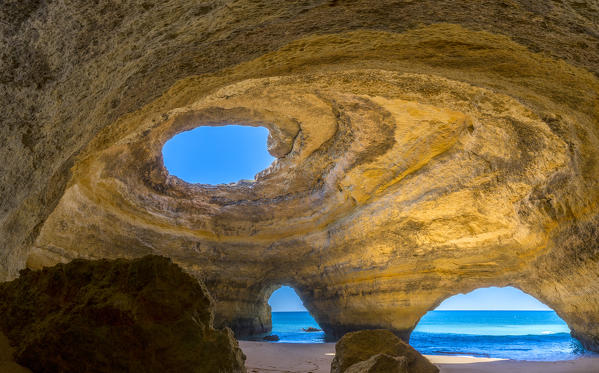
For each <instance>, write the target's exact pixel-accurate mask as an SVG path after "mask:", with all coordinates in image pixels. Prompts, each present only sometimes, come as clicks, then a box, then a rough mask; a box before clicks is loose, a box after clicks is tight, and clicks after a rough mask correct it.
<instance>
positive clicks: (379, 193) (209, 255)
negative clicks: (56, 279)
mask: <svg viewBox="0 0 599 373" xmlns="http://www.w3.org/2000/svg"><path fill="white" fill-rule="evenodd" d="M598 8H599V7H598V6H597V4H596V2H594V1H590V0H588V1H578V0H576V1H574V0H564V1H559V2H558V1H546V2H539V1H532V0H509V1H508V0H506V1H486V2H482V1H471V0H418V1H407V0H393V1H392V0H388V1H387V0H384V1H376V2H373V1H366V0H363V1H362V0H352V1H350V0H339V1H329V0H327V1H324V0H313V1H304V2H290V1H268V2H259V1H258V2H256V1H247V0H240V1H205V2H201V3H198V2H197V1H181V0H176V1H175V0H172V1H160V2H159V1H143V2H142V1H128V2H117V1H108V0H100V1H96V2H86V3H85V4H81V3H80V2H76V3H75V2H71V1H62V2H51V3H49V2H44V1H34V0H29V1H5V2H3V3H2V4H0V17H1V18H0V21H1V22H0V29H2V33H1V34H0V35H2V38H1V40H2V44H1V46H2V48H1V50H2V55H1V56H2V57H1V59H0V63H1V65H0V74H2V75H0V107H1V108H2V114H3V115H2V116H1V120H2V125H1V126H0V145H1V146H0V164H2V168H1V171H2V172H0V191H1V192H0V193H1V195H2V198H1V199H0V276H1V277H2V278H3V279H11V278H14V277H15V276H16V275H17V273H18V271H19V270H20V269H22V268H25V267H28V268H31V269H38V268H42V267H44V266H48V265H54V264H56V263H59V262H68V261H71V260H72V259H75V258H88V259H95V258H117V257H126V258H134V257H139V256H144V255H147V254H159V255H163V256H168V257H170V258H172V260H173V261H174V262H176V263H177V264H179V265H180V266H181V267H182V268H184V269H185V270H186V271H187V272H188V273H190V274H192V275H194V276H196V277H197V278H200V279H202V280H203V281H204V282H205V284H206V286H207V287H208V289H209V291H210V293H211V294H212V295H213V297H214V298H215V301H216V304H215V307H216V308H215V323H216V325H217V326H218V327H221V326H230V327H231V328H232V329H233V330H234V331H235V332H236V335H237V336H244V335H250V334H256V333H262V332H266V331H268V330H269V329H270V326H271V321H270V308H269V306H268V304H267V299H268V297H269V296H270V294H271V293H272V292H273V291H274V290H275V289H276V288H277V287H278V286H280V285H282V284H286V285H290V286H293V287H294V288H295V289H296V290H297V291H298V294H299V295H300V296H301V298H302V299H303V301H304V304H305V305H306V307H307V308H308V309H309V311H310V312H311V313H312V314H313V315H314V317H315V318H316V320H317V321H318V323H319V324H320V326H321V327H322V328H323V330H324V331H325V332H326V333H327V335H328V336H329V337H331V338H338V337H340V336H342V335H343V334H344V333H346V332H348V331H353V330H359V329H364V328H387V329H390V330H392V331H394V332H395V333H396V334H397V335H399V336H401V337H403V338H404V339H406V340H407V339H408V338H409V335H410V332H411V331H412V329H413V328H414V327H415V325H416V324H417V322H418V320H419V319H420V317H421V316H422V315H424V314H425V313H426V312H427V311H428V310H431V309H434V308H435V307H436V306H437V305H438V304H439V303H440V302H441V301H443V300H444V299H446V298H447V297H449V296H452V295H454V294H457V293H461V292H468V291H471V290H473V289H475V288H478V287H485V286H506V285H511V286H516V287H518V288H520V289H522V290H524V291H525V292H527V293H529V294H531V295H533V296H534V297H536V298H538V299H539V300H541V301H542V302H544V303H546V304H547V305H549V306H550V307H552V308H553V309H554V310H555V311H556V312H557V313H558V314H559V315H560V316H561V317H562V318H563V319H564V320H565V321H566V322H567V323H568V325H569V326H570V328H571V329H572V331H573V333H574V335H575V336H577V337H578V338H579V339H580V340H581V341H582V342H583V343H584V344H585V346H586V347H587V348H590V349H595V350H599V296H598V294H599V205H598V202H599V162H598V161H599V95H598V93H599V80H598V74H599V53H598V52H597V51H598V50H599V26H597V25H598V24H599V22H597V20H598V17H599V16H598V14H599V9H598ZM224 124H241V125H249V126H264V127H266V128H268V129H269V130H270V137H269V151H270V152H271V154H272V155H273V156H275V157H276V160H275V162H274V163H273V164H272V165H271V166H270V167H269V168H268V169H266V170H264V171H262V172H261V173H259V174H258V175H257V177H256V180H255V181H253V182H246V181H242V182H239V183H235V184H227V185H216V186H214V185H200V184H188V183H185V182H183V181H182V180H180V179H178V178H177V177H174V176H172V175H169V174H168V172H167V171H166V169H165V167H164V165H163V162H162V154H161V149H162V146H163V145H164V143H165V142H166V141H167V140H168V139H170V138H171V137H173V136H174V135H175V134H177V133H179V132H181V131H185V130H188V129H191V128H194V127H197V126H202V125H209V126H218V125H224Z"/></svg>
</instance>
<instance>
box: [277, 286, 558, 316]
mask: <svg viewBox="0 0 599 373" xmlns="http://www.w3.org/2000/svg"><path fill="white" fill-rule="evenodd" d="M268 304H270V306H271V308H272V311H273V312H298V311H306V308H305V307H304V305H303V303H302V301H301V299H300V298H299V296H298V295H297V293H296V292H295V290H293V288H291V287H289V286H281V287H280V288H279V289H277V290H275V291H274V292H273V293H272V295H271V297H270V299H269V300H268ZM435 310H438V311H442V310H445V311H449V310H460V311H464V310H526V311H550V310H551V308H549V307H547V306H546V305H545V304H543V303H541V302H539V301H538V300H537V299H535V298H534V297H532V296H530V295H528V294H526V293H525V292H523V291H521V290H519V289H516V288H514V287H511V286H508V287H504V288H497V287H490V288H481V289H476V290H474V291H472V292H470V293H468V294H458V295H454V296H453V297H450V298H447V299H446V300H445V301H444V302H443V303H441V304H440V305H439V307H437V308H436V309H435Z"/></svg>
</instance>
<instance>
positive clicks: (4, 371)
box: [0, 332, 31, 373]
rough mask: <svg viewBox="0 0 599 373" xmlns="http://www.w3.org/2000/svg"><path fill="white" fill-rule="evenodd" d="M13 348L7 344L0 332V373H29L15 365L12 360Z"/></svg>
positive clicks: (27, 370)
mask: <svg viewBox="0 0 599 373" xmlns="http://www.w3.org/2000/svg"><path fill="white" fill-rule="evenodd" d="M12 354H13V348H12V347H10V345H9V344H8V339H7V338H6V336H5V335H4V334H3V333H1V332H0V372H1V373H31V371H30V370H29V369H27V368H23V367H22V366H20V365H19V364H17V363H15V361H14V360H13V358H12Z"/></svg>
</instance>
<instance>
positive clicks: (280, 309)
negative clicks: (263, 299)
mask: <svg viewBox="0 0 599 373" xmlns="http://www.w3.org/2000/svg"><path fill="white" fill-rule="evenodd" d="M268 304H269V306H270V307H271V320H272V330H271V332H270V333H272V334H273V335H277V337H278V338H279V341H280V342H286V343H319V342H324V340H325V335H324V332H323V331H322V329H321V327H320V325H319V324H318V322H317V321H316V320H315V318H314V316H313V315H312V314H311V313H310V311H308V309H307V308H306V307H305V306H304V304H303V301H302V300H301V298H300V296H299V295H298V294H297V292H296V291H295V289H294V288H293V287H290V286H286V285H283V286H281V287H279V288H277V289H276V290H275V291H274V292H273V293H272V294H271V295H270V297H269V298H268Z"/></svg>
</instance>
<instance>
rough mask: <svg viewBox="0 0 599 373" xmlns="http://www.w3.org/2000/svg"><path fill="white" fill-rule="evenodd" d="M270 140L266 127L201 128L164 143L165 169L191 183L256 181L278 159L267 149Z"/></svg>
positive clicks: (183, 133) (178, 135) (230, 126)
mask: <svg viewBox="0 0 599 373" xmlns="http://www.w3.org/2000/svg"><path fill="white" fill-rule="evenodd" d="M267 138H268V129H266V128H264V127H249V126H237V125H229V126H220V127H208V126H202V127H197V128H194V129H193V130H191V131H186V132H182V133H179V134H177V135H176V136H174V137H173V138H172V139H170V140H168V141H167V142H166V144H164V147H163V148H162V157H163V159H164V166H165V167H166V169H167V170H168V172H169V173H170V174H171V175H175V176H177V177H178V178H180V179H182V180H184V181H186V182H188V183H202V184H226V183H231V182H236V181H239V180H243V179H245V180H253V179H254V175H256V174H257V173H258V172H260V171H262V170H264V169H265V168H267V167H268V166H269V165H270V164H271V163H272V162H273V160H274V158H273V156H271V155H270V153H268V150H267V148H266V140H267Z"/></svg>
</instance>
